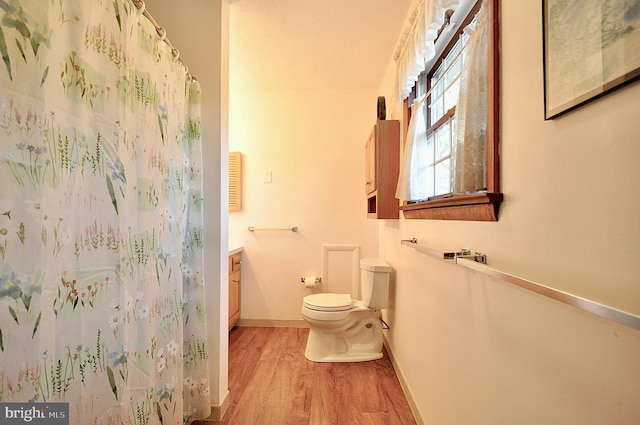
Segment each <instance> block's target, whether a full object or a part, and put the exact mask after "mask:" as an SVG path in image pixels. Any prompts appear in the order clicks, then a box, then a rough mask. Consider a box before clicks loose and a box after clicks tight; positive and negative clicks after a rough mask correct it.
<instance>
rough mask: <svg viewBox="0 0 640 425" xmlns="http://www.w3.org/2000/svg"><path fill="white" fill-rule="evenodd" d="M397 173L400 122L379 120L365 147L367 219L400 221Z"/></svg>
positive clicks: (398, 166) (398, 168)
mask: <svg viewBox="0 0 640 425" xmlns="http://www.w3.org/2000/svg"><path fill="white" fill-rule="evenodd" d="M399 171H400V121H398V120H378V121H376V124H375V125H374V126H373V129H372V130H371V133H370V135H369V138H368V139H367V142H366V144H365V191H366V194H367V217H368V218H375V219H397V218H400V208H399V205H400V203H399V201H398V198H396V186H397V184H398V174H399Z"/></svg>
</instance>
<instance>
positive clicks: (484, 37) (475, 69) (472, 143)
mask: <svg viewBox="0 0 640 425" xmlns="http://www.w3.org/2000/svg"><path fill="white" fill-rule="evenodd" d="M487 13H488V12H487V7H486V5H484V4H483V5H482V6H481V8H480V10H479V11H478V14H477V15H476V22H475V24H474V25H469V26H468V27H467V28H465V32H467V33H468V34H469V40H468V41H467V56H466V58H465V63H464V66H463V68H462V72H461V75H460V94H459V97H458V106H457V107H456V117H457V132H456V133H457V140H456V143H457V148H456V158H455V171H454V188H453V190H454V192H455V193H468V192H474V191H478V190H481V189H486V187H487V173H486V161H487V155H486V146H487V90H488V70H489V44H488V39H489V34H488V32H489V28H488V23H487V21H488V19H487Z"/></svg>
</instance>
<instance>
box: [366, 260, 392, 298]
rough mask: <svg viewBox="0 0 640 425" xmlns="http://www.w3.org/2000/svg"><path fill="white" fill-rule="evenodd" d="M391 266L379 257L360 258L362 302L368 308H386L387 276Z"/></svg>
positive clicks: (389, 273) (387, 295)
mask: <svg viewBox="0 0 640 425" xmlns="http://www.w3.org/2000/svg"><path fill="white" fill-rule="evenodd" d="M390 275H391V266H389V265H388V264H387V263H385V262H384V260H382V259H380V258H362V259H361V260H360V284H361V287H360V289H361V291H362V302H363V303H364V305H366V306H367V307H369V308H374V309H380V308H387V307H388V305H389V276H390Z"/></svg>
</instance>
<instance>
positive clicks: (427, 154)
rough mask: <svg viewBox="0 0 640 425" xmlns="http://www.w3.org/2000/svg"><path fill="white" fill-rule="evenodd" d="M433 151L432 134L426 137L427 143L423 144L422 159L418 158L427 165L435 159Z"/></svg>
mask: <svg viewBox="0 0 640 425" xmlns="http://www.w3.org/2000/svg"><path fill="white" fill-rule="evenodd" d="M434 151H435V149H434V148H433V133H431V134H430V135H429V136H427V143H426V144H425V149H424V151H423V152H424V153H423V155H424V157H422V158H420V159H421V161H424V162H423V164H425V165H429V164H433V163H434V162H435V157H434V155H433V153H434Z"/></svg>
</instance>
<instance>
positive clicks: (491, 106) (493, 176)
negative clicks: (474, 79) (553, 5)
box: [487, 0, 500, 193]
mask: <svg viewBox="0 0 640 425" xmlns="http://www.w3.org/2000/svg"><path fill="white" fill-rule="evenodd" d="M487 5H488V6H490V7H491V10H490V11H489V12H490V16H491V29H492V30H491V31H490V32H489V46H490V47H489V83H488V87H487V92H488V93H489V99H488V105H487V121H488V122H487V191H488V192H493V193H500V1H499V0H487Z"/></svg>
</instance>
